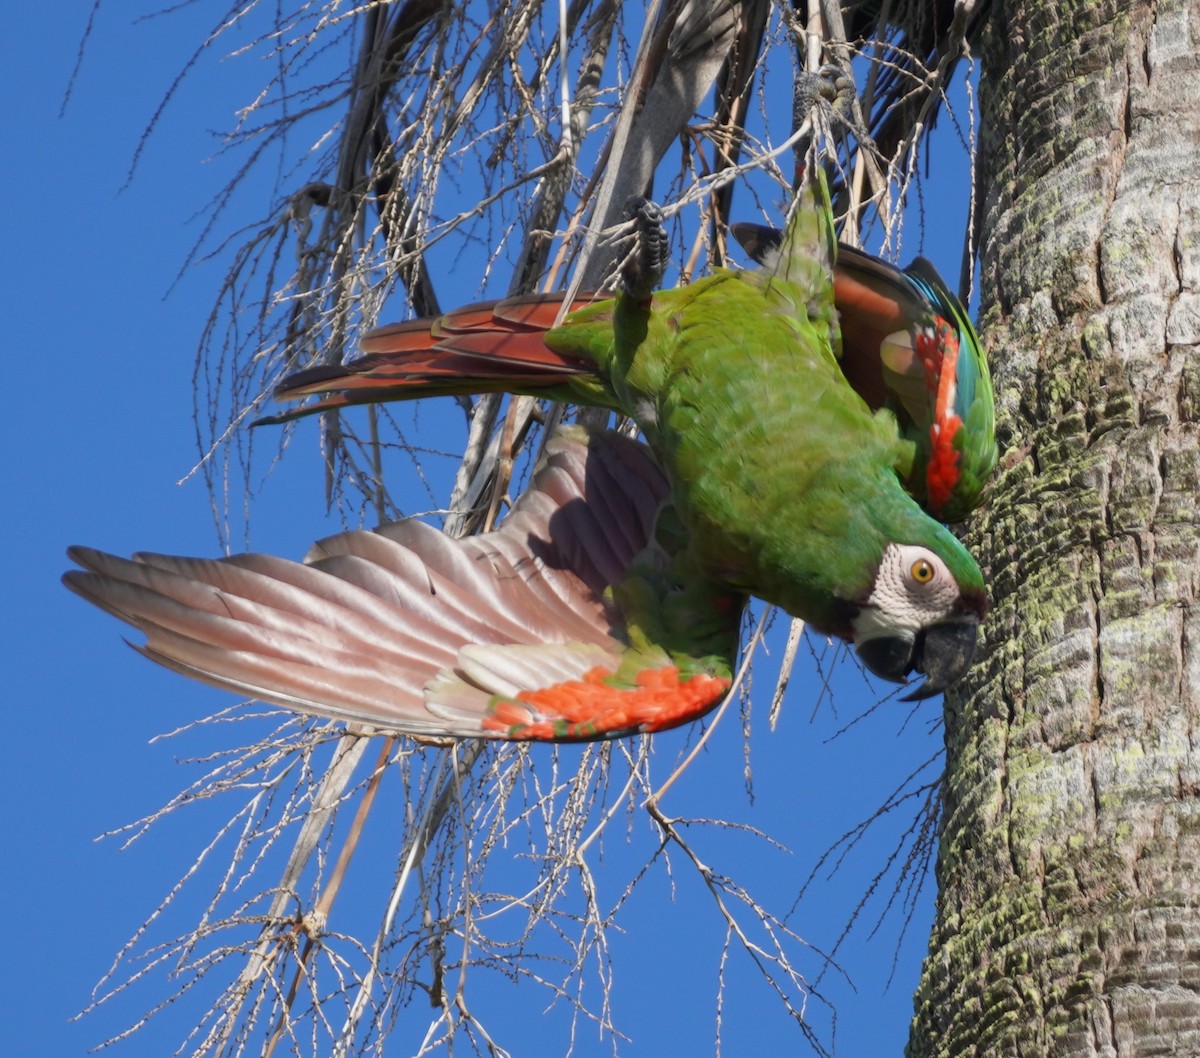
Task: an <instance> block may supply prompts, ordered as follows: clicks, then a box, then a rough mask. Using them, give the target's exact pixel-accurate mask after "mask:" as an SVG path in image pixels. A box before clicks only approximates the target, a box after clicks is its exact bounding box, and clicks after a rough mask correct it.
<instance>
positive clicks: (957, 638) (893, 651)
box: [855, 615, 979, 702]
mask: <svg viewBox="0 0 1200 1058" xmlns="http://www.w3.org/2000/svg"><path fill="white" fill-rule="evenodd" d="M978 637H979V619H978V618H977V617H975V616H974V615H971V616H966V617H956V618H954V619H953V620H949V621H943V622H941V623H940V624H936V625H931V626H930V627H929V628H925V629H922V630H921V631H920V632H918V633H916V634H915V635H914V634H912V633H907V634H902V635H894V636H877V637H875V638H872V639H867V640H864V641H863V642H862V643H859V644H857V645H856V646H855V651H856V653H857V654H858V656H859V658H861V659H862V663H863V664H864V665H866V666H867V668H868V669H870V670H871V671H872V672H873V673H874V674H875V675H876V676H878V677H879V678H880V679H884V680H890V681H891V682H892V683H907V682H908V679H907V678H908V674H909V673H910V672H913V671H916V672H919V673H921V674H922V675H924V677H925V682H924V683H923V684H921V685H920V686H919V687H917V688H916V689H915V690H912V691H910V692H909V693H908V694H905V695H901V697H900V701H902V702H917V701H920V700H921V699H923V698H932V697H933V696H934V695H935V694H940V693H941V692H942V691H944V690H945V689H946V688H947V687H950V686H952V685H953V684H955V683H957V682H958V681H959V680H961V679H962V678H963V676H965V675H966V673H967V670H968V669H969V668H970V667H971V662H972V661H973V660H974V659H975V646H976V643H977V642H978Z"/></svg>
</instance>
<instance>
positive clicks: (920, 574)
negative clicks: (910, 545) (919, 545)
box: [909, 558, 933, 584]
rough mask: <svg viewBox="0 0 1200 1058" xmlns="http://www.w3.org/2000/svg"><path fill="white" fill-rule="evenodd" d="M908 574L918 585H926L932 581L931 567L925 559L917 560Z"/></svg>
mask: <svg viewBox="0 0 1200 1058" xmlns="http://www.w3.org/2000/svg"><path fill="white" fill-rule="evenodd" d="M909 572H910V573H911V574H912V579H913V580H915V581H916V582H917V583H918V584H928V583H929V582H930V581H931V580H933V566H932V565H931V564H930V563H929V562H928V560H926V559H923V558H919V559H917V561H916V562H914V563H913V564H912V569H911V570H910V571H909Z"/></svg>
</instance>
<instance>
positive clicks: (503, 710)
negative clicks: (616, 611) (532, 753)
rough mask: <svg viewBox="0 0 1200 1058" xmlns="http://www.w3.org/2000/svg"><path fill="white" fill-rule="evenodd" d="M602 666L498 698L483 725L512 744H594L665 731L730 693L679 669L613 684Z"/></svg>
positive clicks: (719, 680)
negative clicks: (587, 741) (551, 741)
mask: <svg viewBox="0 0 1200 1058" xmlns="http://www.w3.org/2000/svg"><path fill="white" fill-rule="evenodd" d="M612 676H613V672H612V670H611V669H605V668H602V667H600V666H597V667H595V668H592V669H589V670H588V671H587V672H585V673H584V674H583V677H582V678H581V679H578V680H567V681H565V682H563V683H556V684H554V685H552V686H550V687H543V688H540V689H538V690H532V691H520V692H519V693H517V694H516V695H514V696H513V697H511V698H508V697H496V698H494V699H492V703H491V705H490V706H489V708H488V715H487V717H485V718H484V720H483V723H482V726H483V729H484V730H485V731H495V732H502V733H503V734H504V736H505V737H506V738H511V739H555V740H564V739H593V738H598V737H604V736H606V735H618V734H624V733H627V732H630V731H645V732H649V731H663V730H665V729H667V728H670V727H676V726H678V725H679V724H682V723H686V722H688V721H690V720H694V719H696V718H697V717H699V716H703V715H704V714H705V713H707V712H708V711H709V710H710V709H711V708H712V707H713V706H714V705H716V704H717V703H718V702H719V701H720V700H721V699H722V698H724V697H725V693H726V691H728V690H729V685H730V682H731V681H730V680H729V679H728V678H724V677H717V676H710V675H709V674H708V673H697V674H696V675H694V676H689V677H687V678H686V679H681V678H680V672H679V668H678V667H677V666H675V665H667V666H663V667H662V668H654V669H643V670H642V671H641V672H639V673H638V674H637V676H636V677H634V683H635V686H634V687H628V686H625V685H620V684H614V683H613V682H612Z"/></svg>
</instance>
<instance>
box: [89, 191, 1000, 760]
mask: <svg viewBox="0 0 1200 1058" xmlns="http://www.w3.org/2000/svg"><path fill="white" fill-rule="evenodd" d="M654 212H655V211H654V207H652V206H650V205H649V204H644V205H643V208H642V209H641V211H640V213H639V222H640V223H641V225H642V228H643V240H642V244H643V247H649V250H648V251H646V252H643V253H641V254H639V255H635V258H634V261H635V264H634V267H631V268H628V269H627V270H626V273H625V279H626V289H625V290H624V291H623V292H622V293H619V294H618V295H617V296H615V297H611V298H607V299H605V300H599V301H595V302H592V303H589V304H578V303H574V304H573V305H572V309H573V311H571V312H570V314H569V315H567V316H566V318H565V319H564V320H563V321H562V322H561V323H560V324H558V325H554V322H553V321H554V317H555V315H556V314H557V313H558V311H559V309H560V307H561V299H559V300H555V299H553V298H551V299H545V298H517V299H510V300H507V301H502V302H498V303H491V304H487V305H476V306H471V307H468V308H465V309H461V310H459V311H457V312H451V313H449V314H447V315H445V316H442V317H440V318H438V319H435V320H429V319H426V320H416V321H411V322H407V323H401V324H397V325H394V326H390V327H384V328H382V329H380V330H377V331H374V332H372V333H371V334H369V335H367V337H366V338H365V339H364V342H363V346H364V350H365V355H364V356H363V357H361V358H360V359H358V360H355V361H353V362H351V363H348V364H345V365H332V366H320V367H314V368H311V369H308V370H304V371H301V372H299V373H297V374H295V375H293V376H291V377H289V378H287V379H285V380H284V381H283V383H282V384H281V386H280V388H279V395H280V396H281V397H283V398H285V399H294V398H300V397H303V396H306V395H309V394H322V395H325V398H324V399H323V400H322V401H321V402H320V403H318V404H317V405H315V406H310V407H307V408H304V409H301V411H300V412H299V413H289V414H287V415H284V416H280V418H289V417H292V415H294V414H303V413H306V412H308V411H312V410H319V409H321V408H330V407H341V406H345V405H349V404H355V403H361V402H373V401H381V400H395V399H409V398H415V397H422V396H433V395H439V394H467V393H479V392H487V391H508V392H517V393H529V394H535V395H544V396H548V397H554V398H558V399H562V400H566V401H571V402H573V403H577V404H587V405H593V406H599V407H603V408H608V409H611V410H613V411H616V412H618V413H620V414H622V415H624V416H627V417H628V418H630V419H632V420H633V421H634V422H635V423H636V424H637V426H638V428H639V430H640V432H641V434H642V435H643V436H644V438H645V443H642V442H638V441H633V440H630V439H628V438H625V437H621V436H618V435H616V434H613V433H608V432H599V431H596V432H590V433H588V432H584V431H583V430H582V429H580V428H569V429H568V430H566V431H564V432H561V433H559V434H558V435H557V436H555V437H553V438H552V439H551V440H550V441H549V443H548V445H547V450H546V454H545V456H544V458H543V460H542V463H541V466H540V468H539V469H538V470H537V472H536V473H535V476H534V479H533V482H532V485H531V487H530V489H529V490H528V491H527V492H526V493H525V495H524V496H522V497H521V499H520V500H519V501H518V502H517V504H516V505H515V507H514V509H513V511H512V512H511V513H510V514H509V515H508V517H507V518H506V519H505V520H504V522H503V523H502V524H501V526H500V528H498V529H496V530H495V531H493V532H490V533H486V534H483V535H480V536H476V537H470V538H467V539H463V540H452V539H449V538H448V537H446V536H445V535H443V534H442V533H440V532H438V531H437V530H435V529H433V528H431V527H429V526H428V525H425V524H423V523H419V522H415V521H404V522H399V523H395V524H394V525H391V526H385V527H383V528H382V529H380V530H378V531H376V532H361V531H360V532H350V533H343V534H341V535H339V536H336V537H333V538H331V539H330V540H326V541H322V542H320V543H318V544H317V545H315V547H314V548H313V549H312V551H311V552H310V553H309V555H308V556H307V558H306V559H305V561H304V562H303V563H295V562H289V561H286V560H283V559H278V558H271V557H268V556H262V555H241V556H233V557H231V558H226V559H219V560H204V559H182V558H172V557H166V556H158V555H137V556H134V558H133V559H132V560H127V559H121V558H116V557H113V556H110V555H105V554H103V553H100V552H96V551H91V550H86V549H81V548H77V549H73V550H72V556H73V558H74V559H75V560H76V561H77V562H78V563H79V564H80V565H81V566H82V567H83V569H82V570H76V571H72V572H70V573H68V574H67V575H66V582H67V584H68V586H69V587H71V588H72V589H73V590H75V591H77V592H79V593H80V594H81V595H83V596H85V597H86V598H88V599H90V600H91V601H93V602H95V603H97V604H98V605H100V606H102V607H104V608H105V609H107V610H109V611H110V612H112V613H114V614H116V615H117V616H119V617H121V618H123V619H124V620H126V621H128V622H129V623H131V624H133V625H134V626H136V627H137V628H139V629H140V630H141V631H142V632H144V633H145V635H146V644H145V646H144V647H142V648H141V649H142V650H143V651H144V652H145V653H146V654H148V655H149V656H150V657H152V658H153V659H154V660H156V661H159V662H161V663H163V664H165V665H168V666H170V667H172V668H176V669H178V670H180V671H183V672H185V673H188V674H189V675H193V676H196V677H198V678H200V679H204V680H207V681H209V682H211V683H215V684H217V685H219V686H223V687H227V688H230V689H232V690H235V691H238V692H239V693H243V694H247V695H252V696H253V697H256V698H260V699H263V700H266V701H271V702H277V703H280V704H282V705H285V706H289V707H291V708H295V709H297V710H300V711H302V712H308V713H313V714H317V715H321V716H331V717H337V718H341V719H345V720H350V721H355V722H359V723H364V724H368V725H372V726H375V727H378V728H383V729H387V730H393V731H401V732H413V733H418V734H445V735H454V736H472V735H484V736H491V737H498V738H510V739H548V740H576V739H591V738H606V737H612V736H615V735H621V734H627V733H631V732H635V731H657V730H661V729H663V728H667V727H672V726H675V725H677V724H680V723H684V722H686V721H689V720H692V719H695V718H697V717H699V716H702V715H703V714H705V713H706V712H707V711H708V710H709V709H711V708H712V707H713V706H714V705H715V704H717V703H718V702H719V701H720V700H721V699H722V698H723V696H724V695H725V694H726V692H727V691H728V689H729V687H730V685H731V682H732V679H733V672H734V667H735V663H736V658H737V652H738V645H739V631H740V623H741V616H742V612H743V609H744V606H745V604H746V601H747V599H748V598H749V597H750V596H758V597H759V598H762V599H764V600H766V601H767V602H770V603H773V604H775V605H778V606H780V607H782V608H783V609H784V610H786V611H787V612H788V613H790V614H793V615H795V616H796V617H799V618H802V619H803V620H805V621H806V622H808V623H809V624H810V625H811V626H812V627H813V628H814V629H815V630H817V631H818V632H821V633H823V634H826V635H830V636H836V637H839V638H841V639H844V640H847V641H849V642H851V643H853V645H854V647H855V650H856V651H857V653H858V655H859V657H860V658H861V659H862V660H863V662H864V663H865V664H866V665H867V667H868V668H869V669H871V671H873V672H874V673H876V674H877V675H879V676H881V677H883V678H884V679H888V680H892V681H896V682H905V681H906V679H907V677H908V675H909V674H910V673H912V672H914V671H915V672H919V673H923V674H924V675H925V676H926V681H925V683H924V684H923V685H922V686H921V687H920V688H919V689H917V690H916V691H915V692H914V693H912V694H910V696H909V697H911V698H921V697H927V696H929V695H932V694H934V693H937V692H938V691H940V690H942V689H943V688H945V687H947V686H949V685H950V684H952V683H954V682H955V681H956V680H958V679H959V678H960V677H961V676H962V675H963V674H964V673H965V672H966V670H967V669H968V667H969V665H970V663H971V660H972V656H973V654H974V650H975V642H976V634H977V629H978V624H979V621H980V620H981V619H982V617H983V615H984V612H985V610H986V606H987V596H986V593H985V590H984V583H983V577H982V575H981V573H980V570H979V567H978V566H977V565H976V563H975V561H974V560H973V559H972V557H971V556H970V555H969V554H968V552H967V551H966V550H965V549H964V547H963V546H962V544H961V543H959V541H958V540H957V539H956V538H955V537H954V536H953V535H952V534H951V533H950V532H949V531H948V530H947V529H946V528H945V527H944V526H943V525H941V524H940V523H939V521H938V520H937V519H936V518H934V517H932V516H931V515H930V514H929V513H928V512H927V511H926V510H924V509H922V506H921V504H920V503H919V502H918V500H917V499H914V497H913V495H910V492H909V491H908V490H907V489H906V487H905V483H906V482H910V481H912V480H913V472H914V465H915V460H916V459H917V457H918V447H919V446H918V445H916V444H914V443H913V441H912V440H911V439H906V438H905V437H904V436H903V435H902V432H901V428H900V426H899V424H898V420H897V415H896V413H895V412H894V411H893V410H890V409H889V408H888V407H885V406H883V405H885V404H889V403H891V396H892V395H894V394H893V391H892V389H890V388H889V383H888V382H887V380H886V377H885V376H884V375H883V374H881V373H880V370H879V368H878V366H876V368H875V374H876V376H877V377H879V378H881V379H883V380H884V381H883V388H884V390H885V391H886V392H885V393H884V398H886V399H884V398H877V397H875V396H872V395H871V394H869V393H868V394H867V397H866V399H865V398H864V395H863V393H860V392H859V391H858V390H857V389H856V388H855V386H853V385H851V383H850V382H849V381H848V380H847V375H846V372H845V371H844V368H843V360H842V359H841V355H842V339H841V334H842V332H843V331H844V330H851V331H852V328H848V327H847V324H846V322H845V320H843V322H842V324H841V325H840V326H839V313H838V308H837V306H836V304H835V290H836V285H835V275H836V272H835V262H836V256H837V244H836V240H835V237H834V234H833V221H832V216H831V212H830V207H829V202H828V197H827V192H826V190H825V185H824V181H823V180H822V179H817V180H815V181H809V182H807V183H805V184H804V185H803V186H802V188H801V190H800V192H799V193H798V195H797V198H796V201H795V203H794V205H793V211H792V216H791V219H790V222H789V225H788V227H787V230H786V234H785V236H784V237H783V239H782V241H781V242H780V245H779V247H778V249H777V252H774V253H772V254H771V255H770V257H769V259H768V260H767V261H766V262H765V263H764V265H763V266H762V267H761V268H758V269H755V270H749V271H725V270H722V271H718V272H716V273H715V274H713V275H710V276H708V277H706V278H703V279H700V280H698V281H696V282H694V283H691V284H689V285H687V286H683V287H679V288H677V289H673V290H663V291H658V292H655V293H651V286H652V283H653V282H657V278H658V277H660V276H661V271H660V267H661V266H660V262H659V250H660V249H661V245H662V244H661V237H660V235H657V234H656V233H657V232H660V229H659V228H658V227H657V226H656V218H655V216H654ZM639 263H640V268H639ZM896 311H898V312H900V313H901V314H903V313H904V312H905V311H908V308H907V307H906V306H900V307H898V308H897V310H896ZM922 311H923V309H922ZM843 315H844V316H845V315H848V312H844V313H843ZM888 333H891V332H888ZM877 344H878V343H877ZM855 355H857V353H856V354H855ZM872 355H873V356H874V358H875V361H876V365H878V364H879V363H880V362H881V361H880V350H879V348H876V349H874V350H873V352H872ZM882 363H883V365H884V367H890V365H889V363H888V361H887V358H886V356H885V357H884V359H883V360H882ZM905 373H906V370H902V371H901V372H900V374H901V375H905ZM331 394H332V395H331ZM900 399H902V398H900ZM873 405H874V406H873ZM905 406H907V405H905ZM913 491H917V492H919V490H916V489H914V490H913ZM924 498H925V497H922V499H924Z"/></svg>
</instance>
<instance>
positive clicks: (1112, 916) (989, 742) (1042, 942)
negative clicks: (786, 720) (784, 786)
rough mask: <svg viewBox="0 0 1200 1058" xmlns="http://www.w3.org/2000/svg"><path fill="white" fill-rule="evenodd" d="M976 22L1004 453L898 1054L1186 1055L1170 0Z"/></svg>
mask: <svg viewBox="0 0 1200 1058" xmlns="http://www.w3.org/2000/svg"><path fill="white" fill-rule="evenodd" d="M995 8H996V9H995V11H994V12H993V15H992V22H991V26H990V29H989V31H988V33H987V35H986V39H985V41H984V43H983V52H984V71H985V72H984V85H983V88H982V90H981V93H980V96H981V100H982V102H983V108H984V126H985V130H986V131H985V141H984V143H983V148H982V150H983V168H984V175H985V185H984V189H983V190H984V194H985V196H986V199H985V230H984V242H983V261H984V265H983V269H984V272H983V288H984V297H985V299H986V303H985V312H984V323H985V326H986V330H985V341H986V342H987V344H988V346H989V348H990V350H991V353H992V357H993V364H994V371H995V374H996V382H997V395H998V399H999V401H1000V402H1001V407H1002V419H1003V441H1004V444H1005V446H1006V447H1007V449H1008V457H1007V459H1006V460H1005V464H1004V468H1003V470H1002V472H1001V474H1000V478H999V481H998V483H997V485H996V488H995V498H994V500H993V501H992V504H991V506H990V509H989V510H988V512H987V513H986V515H985V516H984V517H983V518H982V519H981V522H980V528H979V529H978V531H977V535H976V539H975V541H974V542H975V544H976V546H977V548H978V550H979V553H980V554H981V556H982V557H983V558H984V560H985V561H986V562H988V563H990V567H991V571H990V578H991V584H992V589H993V595H994V599H995V609H994V611H993V615H992V617H991V619H990V621H989V624H988V629H987V635H988V640H989V656H988V658H987V660H986V661H985V663H984V664H983V665H981V666H980V667H979V675H978V676H977V677H976V680H975V686H974V688H973V693H969V694H964V695H961V696H959V697H957V698H956V699H954V700H953V701H948V702H947V717H946V719H947V740H948V742H947V744H948V767H949V780H948V788H947V804H946V813H945V819H944V833H943V837H942V850H941V858H940V862H939V872H940V895H939V901H938V912H937V920H936V923H935V926H934V932H933V936H932V938H931V944H930V955H929V958H928V959H927V961H926V964H925V968H924V975H923V978H922V982H921V986H920V989H919V991H918V994H917V997H916V1015H915V1020H914V1023H913V1034H912V1039H911V1043H910V1046H909V1054H910V1055H911V1056H912V1058H932V1056H951V1055H953V1056H955V1058H961V1056H963V1055H1005V1056H1012V1055H1021V1056H1023V1058H1029V1056H1033V1055H1055V1056H1061V1055H1088V1056H1093V1055H1094V1056H1099V1055H1104V1056H1126V1055H1129V1056H1132V1055H1198V1054H1200V752H1198V749H1200V747H1198V746H1197V740H1198V738H1200V735H1198V732H1200V620H1198V615H1197V609H1196V605H1195V600H1196V594H1197V582H1198V580H1200V533H1198V529H1197V505H1198V503H1200V499H1198V492H1200V450H1198V444H1197V432H1198V428H1197V419H1198V417H1200V0H1160V2H1157V3H1147V2H1140V3H1132V4H1131V3H1127V2H1121V0H1062V2H1056V3H1048V2H1046V0H1007V2H997V3H996V5H995Z"/></svg>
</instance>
